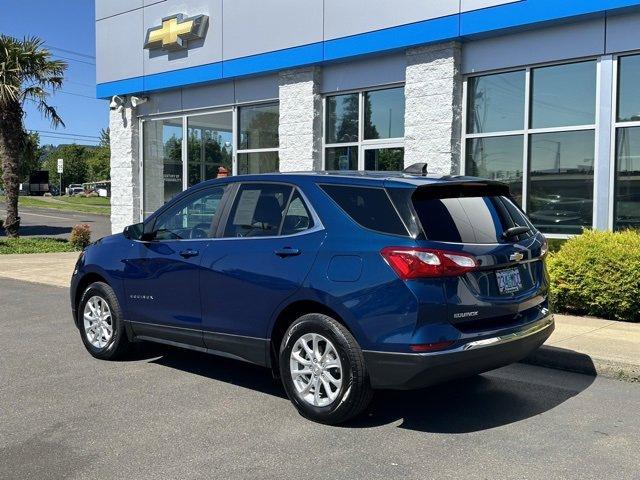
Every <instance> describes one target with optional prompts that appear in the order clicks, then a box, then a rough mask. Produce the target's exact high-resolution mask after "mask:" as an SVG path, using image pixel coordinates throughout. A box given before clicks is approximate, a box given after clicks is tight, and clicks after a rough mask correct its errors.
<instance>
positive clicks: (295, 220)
mask: <svg viewBox="0 0 640 480" xmlns="http://www.w3.org/2000/svg"><path fill="white" fill-rule="evenodd" d="M311 227H313V219H312V218H311V213H310V212H309V209H308V208H307V206H306V205H305V203H304V200H303V199H302V196H301V195H300V192H298V190H296V191H295V192H294V194H293V196H292V197H291V202H289V208H288V209H287V214H286V215H285V216H284V221H283V222H282V231H281V232H280V235H293V234H296V233H300V232H304V231H305V230H308V229H309V228H311Z"/></svg>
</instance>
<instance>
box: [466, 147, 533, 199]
mask: <svg viewBox="0 0 640 480" xmlns="http://www.w3.org/2000/svg"><path fill="white" fill-rule="evenodd" d="M523 143H524V136H522V135H514V136H508V137H486V138H470V139H469V140H467V149H466V157H467V158H466V173H467V175H471V176H473V177H481V178H488V179H491V180H497V181H500V182H504V183H506V184H508V185H509V189H510V191H511V195H512V196H513V198H514V199H515V200H516V201H517V202H518V204H519V205H522V154H523V149H524V145H523Z"/></svg>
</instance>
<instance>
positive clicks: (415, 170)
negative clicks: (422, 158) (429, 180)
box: [402, 162, 428, 177]
mask: <svg viewBox="0 0 640 480" xmlns="http://www.w3.org/2000/svg"><path fill="white" fill-rule="evenodd" d="M402 173H408V174H409V175H421V176H423V177H426V176H427V173H428V172H427V164H426V163H424V162H418V163H414V164H413V165H409V166H408V167H407V168H405V169H404V170H402Z"/></svg>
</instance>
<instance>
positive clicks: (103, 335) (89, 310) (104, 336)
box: [83, 295, 113, 348]
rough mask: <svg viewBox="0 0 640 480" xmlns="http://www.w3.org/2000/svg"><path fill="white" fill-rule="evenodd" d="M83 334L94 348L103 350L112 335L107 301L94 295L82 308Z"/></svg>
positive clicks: (111, 318) (111, 320)
mask: <svg viewBox="0 0 640 480" xmlns="http://www.w3.org/2000/svg"><path fill="white" fill-rule="evenodd" d="M83 318H84V332H85V336H86V338H87V341H88V342H89V343H90V344H91V345H92V346H94V347H96V348H104V347H105V346H106V345H107V343H109V340H111V337H112V335H113V317H112V316H111V309H110V308H109V304H108V303H107V301H106V300H105V299H104V298H102V297H100V296H98V295H94V296H93V297H91V298H90V299H89V300H88V301H87V303H86V304H85V306H84V312H83Z"/></svg>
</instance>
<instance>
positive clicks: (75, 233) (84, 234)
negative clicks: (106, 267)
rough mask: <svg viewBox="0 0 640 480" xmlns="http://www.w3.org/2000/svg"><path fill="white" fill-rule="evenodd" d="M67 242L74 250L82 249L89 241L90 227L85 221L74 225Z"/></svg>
mask: <svg viewBox="0 0 640 480" xmlns="http://www.w3.org/2000/svg"><path fill="white" fill-rule="evenodd" d="M69 243H70V244H71V246H72V247H73V248H75V249H76V250H82V249H83V248H85V247H86V246H87V245H89V244H90V243H91V227H89V225H87V224H85V223H80V224H78V225H75V226H74V227H73V229H72V230H71V235H70V236H69Z"/></svg>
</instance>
